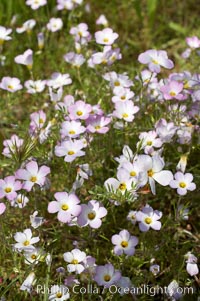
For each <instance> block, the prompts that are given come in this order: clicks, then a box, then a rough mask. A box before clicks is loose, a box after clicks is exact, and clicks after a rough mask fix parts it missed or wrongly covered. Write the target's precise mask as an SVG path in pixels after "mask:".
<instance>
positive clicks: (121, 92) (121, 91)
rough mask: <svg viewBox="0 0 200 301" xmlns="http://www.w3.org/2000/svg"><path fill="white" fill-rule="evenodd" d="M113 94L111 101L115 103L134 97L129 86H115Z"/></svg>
mask: <svg viewBox="0 0 200 301" xmlns="http://www.w3.org/2000/svg"><path fill="white" fill-rule="evenodd" d="M113 93H114V96H113V97H112V102H114V103H116V102H118V101H122V102H123V101H127V100H130V99H132V98H133V97H134V95H135V93H134V92H133V91H131V90H130V89H129V88H124V87H121V86H119V87H115V88H114V89H113Z"/></svg>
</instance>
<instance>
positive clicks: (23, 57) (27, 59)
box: [15, 49, 33, 70]
mask: <svg viewBox="0 0 200 301" xmlns="http://www.w3.org/2000/svg"><path fill="white" fill-rule="evenodd" d="M15 63H17V64H21V65H25V66H27V68H28V69H29V70H31V69H32V65H33V50H32V49H27V50H26V51H25V52H24V53H23V54H20V55H18V56H16V57H15Z"/></svg>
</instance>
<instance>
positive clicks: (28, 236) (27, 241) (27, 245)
mask: <svg viewBox="0 0 200 301" xmlns="http://www.w3.org/2000/svg"><path fill="white" fill-rule="evenodd" d="M14 239H15V240H16V241H17V243H16V244H15V245H14V248H15V249H17V250H18V251H22V250H32V249H33V248H34V247H33V246H32V245H33V244H35V243H37V242H38V241H39V240H40V238H39V237H38V236H37V237H32V231H31V229H25V230H24V231H23V232H17V233H15V235H14Z"/></svg>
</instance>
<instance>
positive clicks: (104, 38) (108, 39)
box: [95, 28, 119, 45]
mask: <svg viewBox="0 0 200 301" xmlns="http://www.w3.org/2000/svg"><path fill="white" fill-rule="evenodd" d="M118 37H119V35H118V34H117V33H116V32H113V30H112V29H111V28H105V29H103V30H101V31H97V32H95V39H96V43H97V44H101V45H112V44H113V43H114V41H115V40H116V39H117V38H118Z"/></svg>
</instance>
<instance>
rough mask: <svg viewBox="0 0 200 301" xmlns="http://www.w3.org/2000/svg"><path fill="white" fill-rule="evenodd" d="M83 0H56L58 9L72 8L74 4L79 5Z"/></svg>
mask: <svg viewBox="0 0 200 301" xmlns="http://www.w3.org/2000/svg"><path fill="white" fill-rule="evenodd" d="M82 2H83V0H57V9H58V10H63V9H67V10H73V9H74V8H75V7H76V6H78V5H81V4H82Z"/></svg>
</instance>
